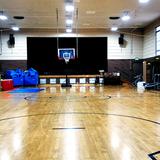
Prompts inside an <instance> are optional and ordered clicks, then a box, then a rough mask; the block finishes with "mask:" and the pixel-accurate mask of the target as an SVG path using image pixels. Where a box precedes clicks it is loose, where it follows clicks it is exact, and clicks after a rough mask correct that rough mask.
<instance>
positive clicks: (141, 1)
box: [139, 0, 150, 3]
mask: <svg viewBox="0 0 160 160" xmlns="http://www.w3.org/2000/svg"><path fill="white" fill-rule="evenodd" d="M149 1H150V0H139V3H147V2H149Z"/></svg>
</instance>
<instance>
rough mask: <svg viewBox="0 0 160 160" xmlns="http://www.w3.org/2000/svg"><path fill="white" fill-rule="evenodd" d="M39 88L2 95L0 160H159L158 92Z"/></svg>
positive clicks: (123, 88)
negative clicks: (40, 89)
mask: <svg viewBox="0 0 160 160" xmlns="http://www.w3.org/2000/svg"><path fill="white" fill-rule="evenodd" d="M41 87H43V88H45V90H43V91H41V92H38V93H9V92H8V91H1V92H0V160H148V159H151V160H152V159H153V157H155V158H156V159H157V160H158V158H159V159H160V154H158V153H159V152H158V151H160V91H151V90H150V91H144V92H143V91H138V90H136V89H135V88H132V87H131V86H128V85H127V84H123V85H122V86H98V85H97V86H94V85H75V86H72V88H61V87H60V86H54V85H52V86H41ZM155 152H157V153H155ZM152 153H153V155H152ZM154 153H155V155H154Z"/></svg>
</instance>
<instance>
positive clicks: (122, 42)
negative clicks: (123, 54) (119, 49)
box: [118, 34, 124, 45]
mask: <svg viewBox="0 0 160 160" xmlns="http://www.w3.org/2000/svg"><path fill="white" fill-rule="evenodd" d="M118 43H119V44H120V45H123V44H124V34H120V37H119V39H118Z"/></svg>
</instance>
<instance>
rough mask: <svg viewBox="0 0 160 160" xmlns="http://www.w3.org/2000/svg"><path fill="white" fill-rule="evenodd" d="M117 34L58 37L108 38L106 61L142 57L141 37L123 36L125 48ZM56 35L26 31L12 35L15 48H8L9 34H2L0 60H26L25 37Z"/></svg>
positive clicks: (47, 31)
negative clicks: (119, 42) (121, 45)
mask: <svg viewBox="0 0 160 160" xmlns="http://www.w3.org/2000/svg"><path fill="white" fill-rule="evenodd" d="M119 35H120V34H119V33H114V32H106V31H100V30H97V31H89V32H83V33H79V35H77V34H71V35H68V34H59V35H58V36H59V37H60V36H62V37H63V36H82V37H83V36H84V37H85V36H89V37H90V36H93V37H96V36H97V37H105V36H106V37H108V59H134V58H136V57H138V58H142V57H143V37H142V36H141V34H140V33H139V34H138V35H137V34H135V35H132V34H128V33H127V34H124V39H125V41H126V46H125V47H120V45H119V44H118V38H119ZM56 36H57V34H56V32H54V31H51V30H45V31H44V30H43V31H40V30H37V31H36V30H35V29H34V30H30V31H28V30H26V31H19V32H15V33H14V37H15V47H14V48H8V45H7V41H8V39H9V33H7V32H2V48H1V50H2V52H1V51H0V53H1V55H0V60H27V42H26V38H27V37H56Z"/></svg>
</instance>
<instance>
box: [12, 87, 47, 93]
mask: <svg viewBox="0 0 160 160" xmlns="http://www.w3.org/2000/svg"><path fill="white" fill-rule="evenodd" d="M42 90H44V88H17V89H14V90H12V91H10V92H9V93H32V92H40V91H42Z"/></svg>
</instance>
